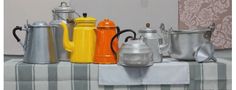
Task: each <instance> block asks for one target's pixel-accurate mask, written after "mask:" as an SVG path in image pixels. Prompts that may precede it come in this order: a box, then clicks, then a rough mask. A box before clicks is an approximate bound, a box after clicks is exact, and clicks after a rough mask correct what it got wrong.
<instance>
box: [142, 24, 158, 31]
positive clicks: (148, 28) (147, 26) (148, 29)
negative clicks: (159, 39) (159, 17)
mask: <svg viewBox="0 0 236 90" xmlns="http://www.w3.org/2000/svg"><path fill="white" fill-rule="evenodd" d="M139 33H157V30H155V29H151V28H150V23H146V28H145V29H141V30H139Z"/></svg>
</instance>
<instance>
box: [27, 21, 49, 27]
mask: <svg viewBox="0 0 236 90" xmlns="http://www.w3.org/2000/svg"><path fill="white" fill-rule="evenodd" d="M29 27H33V28H40V27H49V25H48V24H47V23H46V22H44V21H36V22H34V23H33V24H32V25H29Z"/></svg>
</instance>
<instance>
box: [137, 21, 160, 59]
mask: <svg viewBox="0 0 236 90" xmlns="http://www.w3.org/2000/svg"><path fill="white" fill-rule="evenodd" d="M139 33H140V34H141V36H143V37H144V39H143V40H144V42H145V43H146V44H147V45H148V46H149V47H150V48H151V50H152V52H153V61H154V62H157V63H158V62H162V54H161V52H160V44H159V41H160V40H161V37H160V35H159V34H158V33H157V30H154V29H151V28H150V23H146V28H145V29H142V30H139Z"/></svg>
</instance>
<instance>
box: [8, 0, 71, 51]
mask: <svg viewBox="0 0 236 90" xmlns="http://www.w3.org/2000/svg"><path fill="white" fill-rule="evenodd" d="M61 1H69V0H4V54H14V55H20V54H23V49H22V47H21V46H20V45H19V44H18V43H17V42H16V40H15V38H13V35H12V29H13V28H14V27H15V26H16V25H20V26H22V25H24V24H25V23H26V20H27V19H28V20H29V22H31V23H32V22H33V21H37V20H41V21H47V22H49V21H50V20H51V10H52V8H54V7H57V6H59V4H60V2H61ZM19 37H21V38H22V40H24V32H19Z"/></svg>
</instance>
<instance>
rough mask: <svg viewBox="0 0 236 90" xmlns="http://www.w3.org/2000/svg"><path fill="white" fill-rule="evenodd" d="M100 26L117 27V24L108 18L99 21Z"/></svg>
mask: <svg viewBox="0 0 236 90" xmlns="http://www.w3.org/2000/svg"><path fill="white" fill-rule="evenodd" d="M98 27H116V25H115V23H114V22H113V21H112V20H110V19H108V18H106V19H104V20H103V21H101V22H99V23H98Z"/></svg>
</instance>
